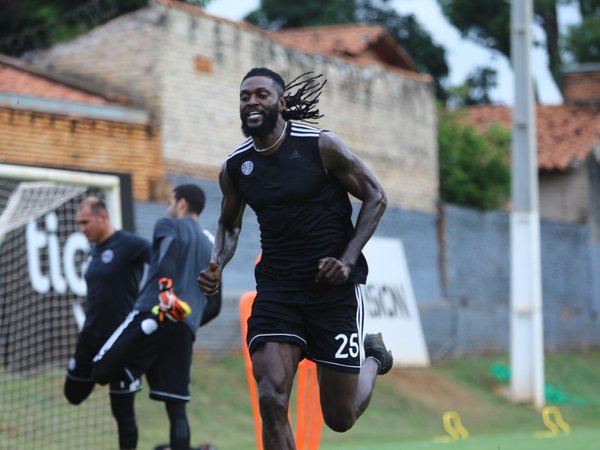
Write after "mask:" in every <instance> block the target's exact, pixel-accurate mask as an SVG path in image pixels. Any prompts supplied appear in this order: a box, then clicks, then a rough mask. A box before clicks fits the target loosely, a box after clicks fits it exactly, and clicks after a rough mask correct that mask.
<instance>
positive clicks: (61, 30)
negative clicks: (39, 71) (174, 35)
mask: <svg viewBox="0 0 600 450" xmlns="http://www.w3.org/2000/svg"><path fill="white" fill-rule="evenodd" d="M210 1H211V0H188V1H184V3H191V4H193V5H196V6H206V5H207V4H208V3H210ZM147 5H148V0H88V1H85V2H83V1H81V0H24V1H19V0H0V53H6V54H9V55H12V56H17V57H18V56H21V55H22V54H23V53H26V52H27V51H30V50H37V49H40V48H45V47H48V46H50V45H52V44H55V43H57V42H60V41H62V40H66V39H71V38H73V37H75V36H77V35H78V34H80V33H84V32H86V31H87V30H89V29H91V28H93V27H96V26H98V25H100V24H102V23H104V22H107V21H108V20H111V19H113V18H115V17H117V16H119V15H122V14H125V13H128V12H130V11H134V10H136V9H140V8H143V7H145V6H147Z"/></svg>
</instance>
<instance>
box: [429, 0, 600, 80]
mask: <svg viewBox="0 0 600 450" xmlns="http://www.w3.org/2000/svg"><path fill="white" fill-rule="evenodd" d="M438 3H439V5H440V8H441V10H442V13H443V14H444V16H446V18H447V19H448V21H449V22H450V23H451V24H452V25H454V26H455V27H456V28H457V29H458V30H459V32H460V34H461V35H462V36H463V37H465V38H467V39H471V40H473V41H475V42H477V43H479V44H481V45H483V46H485V47H487V48H490V49H492V50H496V51H498V52H499V53H501V54H502V55H504V56H505V57H506V58H508V60H509V61H510V57H511V55H510V7H511V5H510V0H477V1H471V0H438ZM561 3H562V4H568V3H577V4H578V5H579V9H580V12H581V15H582V17H584V18H585V19H584V20H583V22H582V23H581V25H579V26H575V27H571V30H570V31H569V32H568V33H567V36H566V37H565V39H566V43H567V44H566V48H564V49H563V48H561V41H562V37H561V36H560V33H559V26H558V14H557V7H558V5H559V4H561ZM598 18H600V0H535V1H534V20H535V22H536V23H537V24H538V25H539V26H540V27H541V28H542V30H543V31H544V34H545V36H546V39H545V43H544V44H543V45H544V46H545V48H546V55H547V56H548V68H549V70H550V73H551V74H552V77H553V79H554V81H555V82H556V85H557V86H558V87H559V89H560V88H562V66H563V58H564V52H565V51H568V52H570V54H571V56H572V58H573V59H574V60H575V62H591V61H594V62H598V61H600V52H599V51H598V48H599V46H600V44H598V42H599V36H600V32H599V31H598V30H599V28H600V27H599V20H600V19H598ZM538 45H542V44H539V43H538Z"/></svg>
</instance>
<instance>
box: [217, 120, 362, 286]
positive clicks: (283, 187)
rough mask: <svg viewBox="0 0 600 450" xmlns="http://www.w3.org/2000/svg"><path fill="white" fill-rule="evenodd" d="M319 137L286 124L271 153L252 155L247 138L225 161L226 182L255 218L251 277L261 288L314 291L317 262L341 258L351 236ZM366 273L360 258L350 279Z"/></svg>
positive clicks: (348, 210) (348, 208) (348, 212)
mask: <svg viewBox="0 0 600 450" xmlns="http://www.w3.org/2000/svg"><path fill="white" fill-rule="evenodd" d="M320 133H321V130H320V129H318V128H314V127H311V126H308V125H304V124H298V123H293V122H288V126H287V128H286V136H285V138H284V140H283V142H282V144H281V146H280V147H279V148H278V149H277V151H276V152H275V153H273V154H272V155H269V156H263V155H261V154H260V153H258V152H256V151H255V149H254V144H253V142H252V139H248V140H246V142H244V143H243V144H242V145H241V146H239V147H238V148H237V149H236V150H235V151H234V152H233V153H232V154H231V155H229V158H228V159H227V173H228V175H229V178H230V179H231V181H232V183H233V185H234V186H235V189H236V191H237V193H238V194H239V195H240V197H241V198H242V199H243V200H244V201H245V202H246V203H247V204H248V205H249V206H250V207H251V208H252V209H253V210H254V212H255V213H256V216H257V219H258V224H259V227H260V240H261V247H262V256H261V261H260V263H259V264H258V265H257V266H256V269H255V275H256V282H257V287H259V288H261V289H262V290H266V289H277V290H297V289H310V288H314V287H316V286H317V285H316V284H315V281H314V280H315V277H316V276H317V272H318V264H319V259H320V258H323V257H326V256H333V257H336V258H339V257H340V256H341V255H342V253H343V252H344V250H345V248H346V245H347V243H348V241H349V240H350V239H351V237H352V236H353V234H354V225H353V224H352V205H351V203H350V199H349V198H348V193H347V191H346V190H345V189H344V188H343V187H342V186H341V185H340V184H339V183H338V182H337V180H335V179H334V178H332V177H330V176H328V175H327V173H326V172H325V169H324V168H323V164H322V161H321V156H320V153H319V135H320ZM367 271H368V269H367V262H366V260H365V258H364V256H363V255H362V254H361V255H360V258H359V260H358V261H357V263H356V265H355V267H354V269H353V271H352V273H351V274H350V277H349V279H348V281H349V282H354V283H363V284H364V283H365V281H366V278H367Z"/></svg>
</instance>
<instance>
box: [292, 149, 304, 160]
mask: <svg viewBox="0 0 600 450" xmlns="http://www.w3.org/2000/svg"><path fill="white" fill-rule="evenodd" d="M298 158H302V156H301V155H300V153H298V150H296V149H294V151H293V152H292V154H291V155H290V159H298Z"/></svg>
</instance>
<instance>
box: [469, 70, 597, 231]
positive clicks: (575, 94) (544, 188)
mask: <svg viewBox="0 0 600 450" xmlns="http://www.w3.org/2000/svg"><path fill="white" fill-rule="evenodd" d="M467 111H468V115H469V118H470V120H471V121H472V122H473V123H474V124H475V125H476V126H477V127H478V128H479V129H480V130H485V128H487V127H488V126H489V124H491V123H498V124H501V125H503V126H505V127H507V128H510V127H511V126H512V112H511V109H510V108H508V107H506V106H495V105H481V106H472V107H469V108H467ZM536 127H537V161H538V174H539V179H538V180H539V210H540V216H541V217H542V218H545V219H550V220H557V221H566V222H575V223H588V224H589V225H590V226H591V235H592V240H593V241H594V242H600V64H588V65H585V66H581V67H577V68H572V69H571V70H569V71H568V72H566V73H565V89H564V104H562V105H537V106H536Z"/></svg>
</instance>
